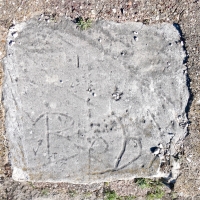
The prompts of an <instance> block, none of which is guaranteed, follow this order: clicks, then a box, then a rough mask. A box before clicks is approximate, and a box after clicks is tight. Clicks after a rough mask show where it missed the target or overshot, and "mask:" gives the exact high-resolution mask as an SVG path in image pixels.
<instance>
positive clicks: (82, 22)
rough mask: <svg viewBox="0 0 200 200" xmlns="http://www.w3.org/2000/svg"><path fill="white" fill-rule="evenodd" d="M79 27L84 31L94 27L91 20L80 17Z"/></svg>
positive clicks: (77, 21) (78, 20)
mask: <svg viewBox="0 0 200 200" xmlns="http://www.w3.org/2000/svg"><path fill="white" fill-rule="evenodd" d="M76 23H77V26H78V27H79V28H80V29H81V30H82V31H83V30H86V29H88V28H91V26H92V21H91V19H88V18H87V19H83V18H82V17H79V18H78V19H77V20H76Z"/></svg>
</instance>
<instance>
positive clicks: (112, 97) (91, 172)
mask: <svg viewBox="0 0 200 200" xmlns="http://www.w3.org/2000/svg"><path fill="white" fill-rule="evenodd" d="M176 28H177V27H175V26H173V25H172V24H168V23H162V24H159V25H151V26H148V25H144V24H142V23H124V24H117V23H114V22H105V21H98V22H97V23H95V24H94V25H93V28H92V29H90V30H88V31H85V32H82V31H80V30H79V29H78V28H77V27H76V25H75V24H74V23H73V22H72V21H70V20H68V19H65V18H63V19H62V20H61V22H59V23H57V24H55V23H54V22H51V21H47V20H43V19H40V18H39V19H38V18H35V19H32V20H29V21H27V22H26V23H21V24H18V25H16V26H12V27H11V28H10V31H9V36H8V41H7V56H6V58H5V59H4V71H5V81H4V86H3V103H4V106H5V112H6V122H5V125H6V132H7V137H8V138H9V142H10V143H9V144H10V151H11V155H10V159H11V163H12V167H13V175H12V176H13V178H14V179H15V180H31V181H51V182H58V181H67V182H72V183H92V182H101V181H113V180H118V179H132V178H134V177H141V176H142V177H155V176H156V177H163V176H165V177H166V176H169V174H170V167H169V168H167V166H168V165H169V163H170V162H171V163H173V157H172V155H174V154H175V153H176V152H175V149H174V144H176V143H177V142H179V140H180V139H182V138H184V136H185V134H186V131H187V118H186V113H185V109H186V106H187V102H188V98H189V92H188V88H187V84H186V81H187V80H186V73H187V72H186V67H185V64H184V61H185V57H186V55H185V52H184V50H183V42H182V41H180V35H179V32H178V30H177V29H176ZM174 166H175V167H177V166H176V164H174ZM174 173H175V169H174Z"/></svg>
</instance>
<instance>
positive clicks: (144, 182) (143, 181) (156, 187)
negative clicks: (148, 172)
mask: <svg viewBox="0 0 200 200" xmlns="http://www.w3.org/2000/svg"><path fill="white" fill-rule="evenodd" d="M136 184H137V185H138V186H139V187H141V188H148V189H149V191H148V192H147V196H146V197H147V200H154V199H161V198H162V197H163V196H164V194H165V193H164V190H163V184H162V182H161V180H152V179H148V178H138V179H136Z"/></svg>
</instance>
